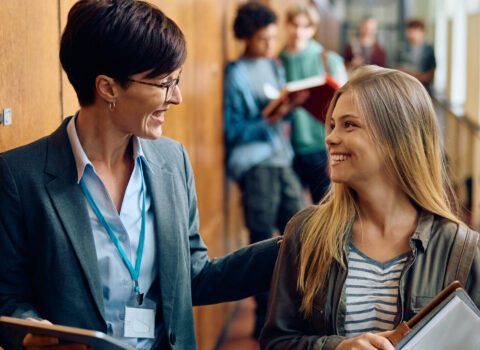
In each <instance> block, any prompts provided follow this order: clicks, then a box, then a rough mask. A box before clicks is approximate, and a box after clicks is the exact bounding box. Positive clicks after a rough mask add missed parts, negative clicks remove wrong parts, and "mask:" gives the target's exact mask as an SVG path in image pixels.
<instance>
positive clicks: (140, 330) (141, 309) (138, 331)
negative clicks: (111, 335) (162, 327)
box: [123, 301, 155, 339]
mask: <svg viewBox="0 0 480 350" xmlns="http://www.w3.org/2000/svg"><path fill="white" fill-rule="evenodd" d="M135 304H136V303H135ZM123 336H124V337H126V338H149V339H153V338H155V305H149V303H148V302H147V301H145V303H143V305H142V306H138V305H127V306H126V307H125V324H124V334H123Z"/></svg>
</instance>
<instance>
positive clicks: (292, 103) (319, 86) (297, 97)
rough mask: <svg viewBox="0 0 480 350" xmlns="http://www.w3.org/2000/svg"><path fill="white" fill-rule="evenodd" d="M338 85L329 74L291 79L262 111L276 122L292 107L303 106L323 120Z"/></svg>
mask: <svg viewBox="0 0 480 350" xmlns="http://www.w3.org/2000/svg"><path fill="white" fill-rule="evenodd" d="M339 87H340V85H339V84H338V83H337V82H336V81H335V80H334V79H333V78H331V77H329V76H326V77H325V76H315V77H311V78H307V79H302V80H296V81H292V82H290V83H288V84H286V85H285V87H284V88H283V89H282V91H281V92H280V94H279V96H278V97H277V98H276V99H275V100H273V101H271V102H270V103H269V104H268V105H267V106H266V107H265V108H264V109H263V111H262V115H263V116H264V117H265V118H267V120H268V121H269V122H276V121H278V120H279V119H280V118H281V117H283V116H284V115H285V114H286V113H288V112H290V111H291V110H292V109H293V108H295V107H298V106H301V107H303V108H305V109H306V110H307V111H308V112H309V113H310V114H311V115H312V116H313V117H314V118H315V119H317V120H319V121H321V122H325V114H326V111H327V108H328V105H329V104H330V101H331V99H332V97H333V95H334V93H335V91H336V90H337V89H338V88H339Z"/></svg>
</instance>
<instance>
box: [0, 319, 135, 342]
mask: <svg viewBox="0 0 480 350" xmlns="http://www.w3.org/2000/svg"><path fill="white" fill-rule="evenodd" d="M0 327H2V329H3V330H8V331H9V332H11V333H12V334H15V335H16V336H19V337H18V339H23V337H24V336H25V335H26V334H27V333H34V334H39V335H51V336H54V337H57V338H59V340H60V342H61V343H62V342H64V343H80V344H85V345H89V346H90V347H91V349H93V350H96V349H99V350H135V349H134V348H133V347H131V346H130V345H128V344H125V343H123V342H121V341H120V340H118V339H115V338H113V337H111V336H109V335H106V334H105V333H102V332H97V331H92V330H88V329H82V328H75V327H67V326H60V325H48V324H44V323H39V322H35V321H29V320H25V319H21V318H15V317H7V316H0ZM19 345H20V344H19Z"/></svg>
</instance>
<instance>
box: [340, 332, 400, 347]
mask: <svg viewBox="0 0 480 350" xmlns="http://www.w3.org/2000/svg"><path fill="white" fill-rule="evenodd" d="M392 333H393V331H386V332H381V333H364V334H362V335H359V336H357V337H353V338H349V339H346V340H344V341H342V342H341V343H340V344H339V345H338V346H337V348H336V350H395V348H394V347H393V345H392V343H390V341H389V340H388V339H387V337H388V336H389V335H390V334H392Z"/></svg>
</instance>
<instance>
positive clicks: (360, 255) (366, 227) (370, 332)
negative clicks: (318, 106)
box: [260, 66, 480, 350]
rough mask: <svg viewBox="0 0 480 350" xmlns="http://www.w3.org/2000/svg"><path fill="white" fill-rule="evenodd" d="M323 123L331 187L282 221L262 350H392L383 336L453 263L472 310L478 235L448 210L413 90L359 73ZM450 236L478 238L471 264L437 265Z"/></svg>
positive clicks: (382, 75) (433, 140) (437, 151)
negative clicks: (459, 233) (319, 199)
mask: <svg viewBox="0 0 480 350" xmlns="http://www.w3.org/2000/svg"><path fill="white" fill-rule="evenodd" d="M326 123H327V124H326V125H327V138H326V142H327V145H328V152H329V156H330V162H331V163H330V167H331V173H330V175H331V179H332V182H333V183H334V185H333V186H332V188H331V190H330V192H329V193H328V195H327V197H326V200H325V201H323V202H322V203H320V205H318V206H312V207H310V208H306V209H305V210H303V211H302V212H300V213H299V214H297V215H295V217H294V218H292V220H291V221H290V222H289V224H288V226H287V229H286V232H285V235H284V239H283V243H282V247H281V249H280V254H279V257H278V259H277V263H276V265H275V271H274V276H273V280H272V286H271V290H270V304H269V310H268V317H267V321H266V324H265V328H264V329H263V331H262V334H261V337H260V345H261V349H265V350H274V349H275V350H277V349H278V350H283V349H290V350H295V349H298V350H300V349H301V350H313V349H315V350H320V349H322V350H334V349H335V350H353V349H357V350H367V349H382V350H393V349H394V347H393V346H392V344H391V343H390V342H389V341H388V339H387V338H386V337H388V336H389V335H391V333H392V331H391V330H392V329H394V328H395V327H396V326H398V325H399V324H400V322H401V321H404V320H409V319H410V318H411V317H412V316H413V315H414V314H416V313H417V312H418V311H419V310H420V309H421V308H422V307H424V306H426V304H428V303H429V302H430V301H431V300H432V299H433V298H434V297H435V296H436V295H438V293H439V292H440V291H441V290H442V289H443V288H444V286H445V285H448V284H450V283H451V282H453V280H455V279H457V276H455V274H452V275H450V273H449V272H451V271H452V268H453V271H457V268H458V267H459V266H466V268H465V269H462V270H463V272H462V276H464V277H463V278H462V283H464V285H465V289H466V291H467V292H468V293H469V295H470V297H471V298H472V300H473V301H474V302H475V304H476V305H477V306H480V246H479V244H478V238H479V237H478V236H479V235H478V233H477V232H474V231H471V230H469V229H468V228H467V227H466V226H465V225H464V224H463V223H462V222H461V221H460V220H459V219H458V217H457V216H456V214H455V212H456V210H457V209H456V205H455V203H453V202H452V200H453V199H454V197H453V196H452V189H451V186H450V184H449V179H448V176H447V171H446V167H445V164H444V163H443V157H442V150H441V147H440V138H439V133H438V125H437V119H436V116H435V111H434V109H433V105H432V102H431V99H430V97H429V95H428V94H427V92H426V90H425V88H424V87H423V86H422V84H420V82H419V81H418V80H417V79H415V78H413V77H411V76H409V75H408V74H405V73H403V72H400V71H398V70H391V69H385V68H380V67H377V66H364V67H360V68H358V69H357V70H356V71H355V72H354V75H353V76H352V77H351V78H350V80H349V81H348V83H347V84H345V85H344V86H343V87H342V88H341V89H340V90H338V91H337V93H336V95H335V96H334V98H333V100H332V102H331V104H330V107H329V110H328V113H327V120H326ZM459 229H462V230H464V229H465V230H467V232H469V234H470V235H472V237H473V238H474V239H475V240H476V241H477V244H475V243H474V242H472V244H471V245H470V247H471V253H472V255H473V260H472V261H471V265H470V266H468V265H467V264H464V265H460V264H458V265H456V264H455V263H452V266H449V261H450V260H451V258H448V259H447V258H446V257H447V256H448V255H449V254H450V252H451V249H452V246H453V245H454V243H456V241H457V238H456V236H457V231H458V230H459ZM460 243H461V244H460V247H463V246H464V244H465V242H460ZM456 245H457V244H455V246H456ZM469 253H470V252H469ZM467 254H468V253H467ZM452 255H454V254H453V253H452ZM454 260H455V259H454ZM457 263H458V261H457Z"/></svg>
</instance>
